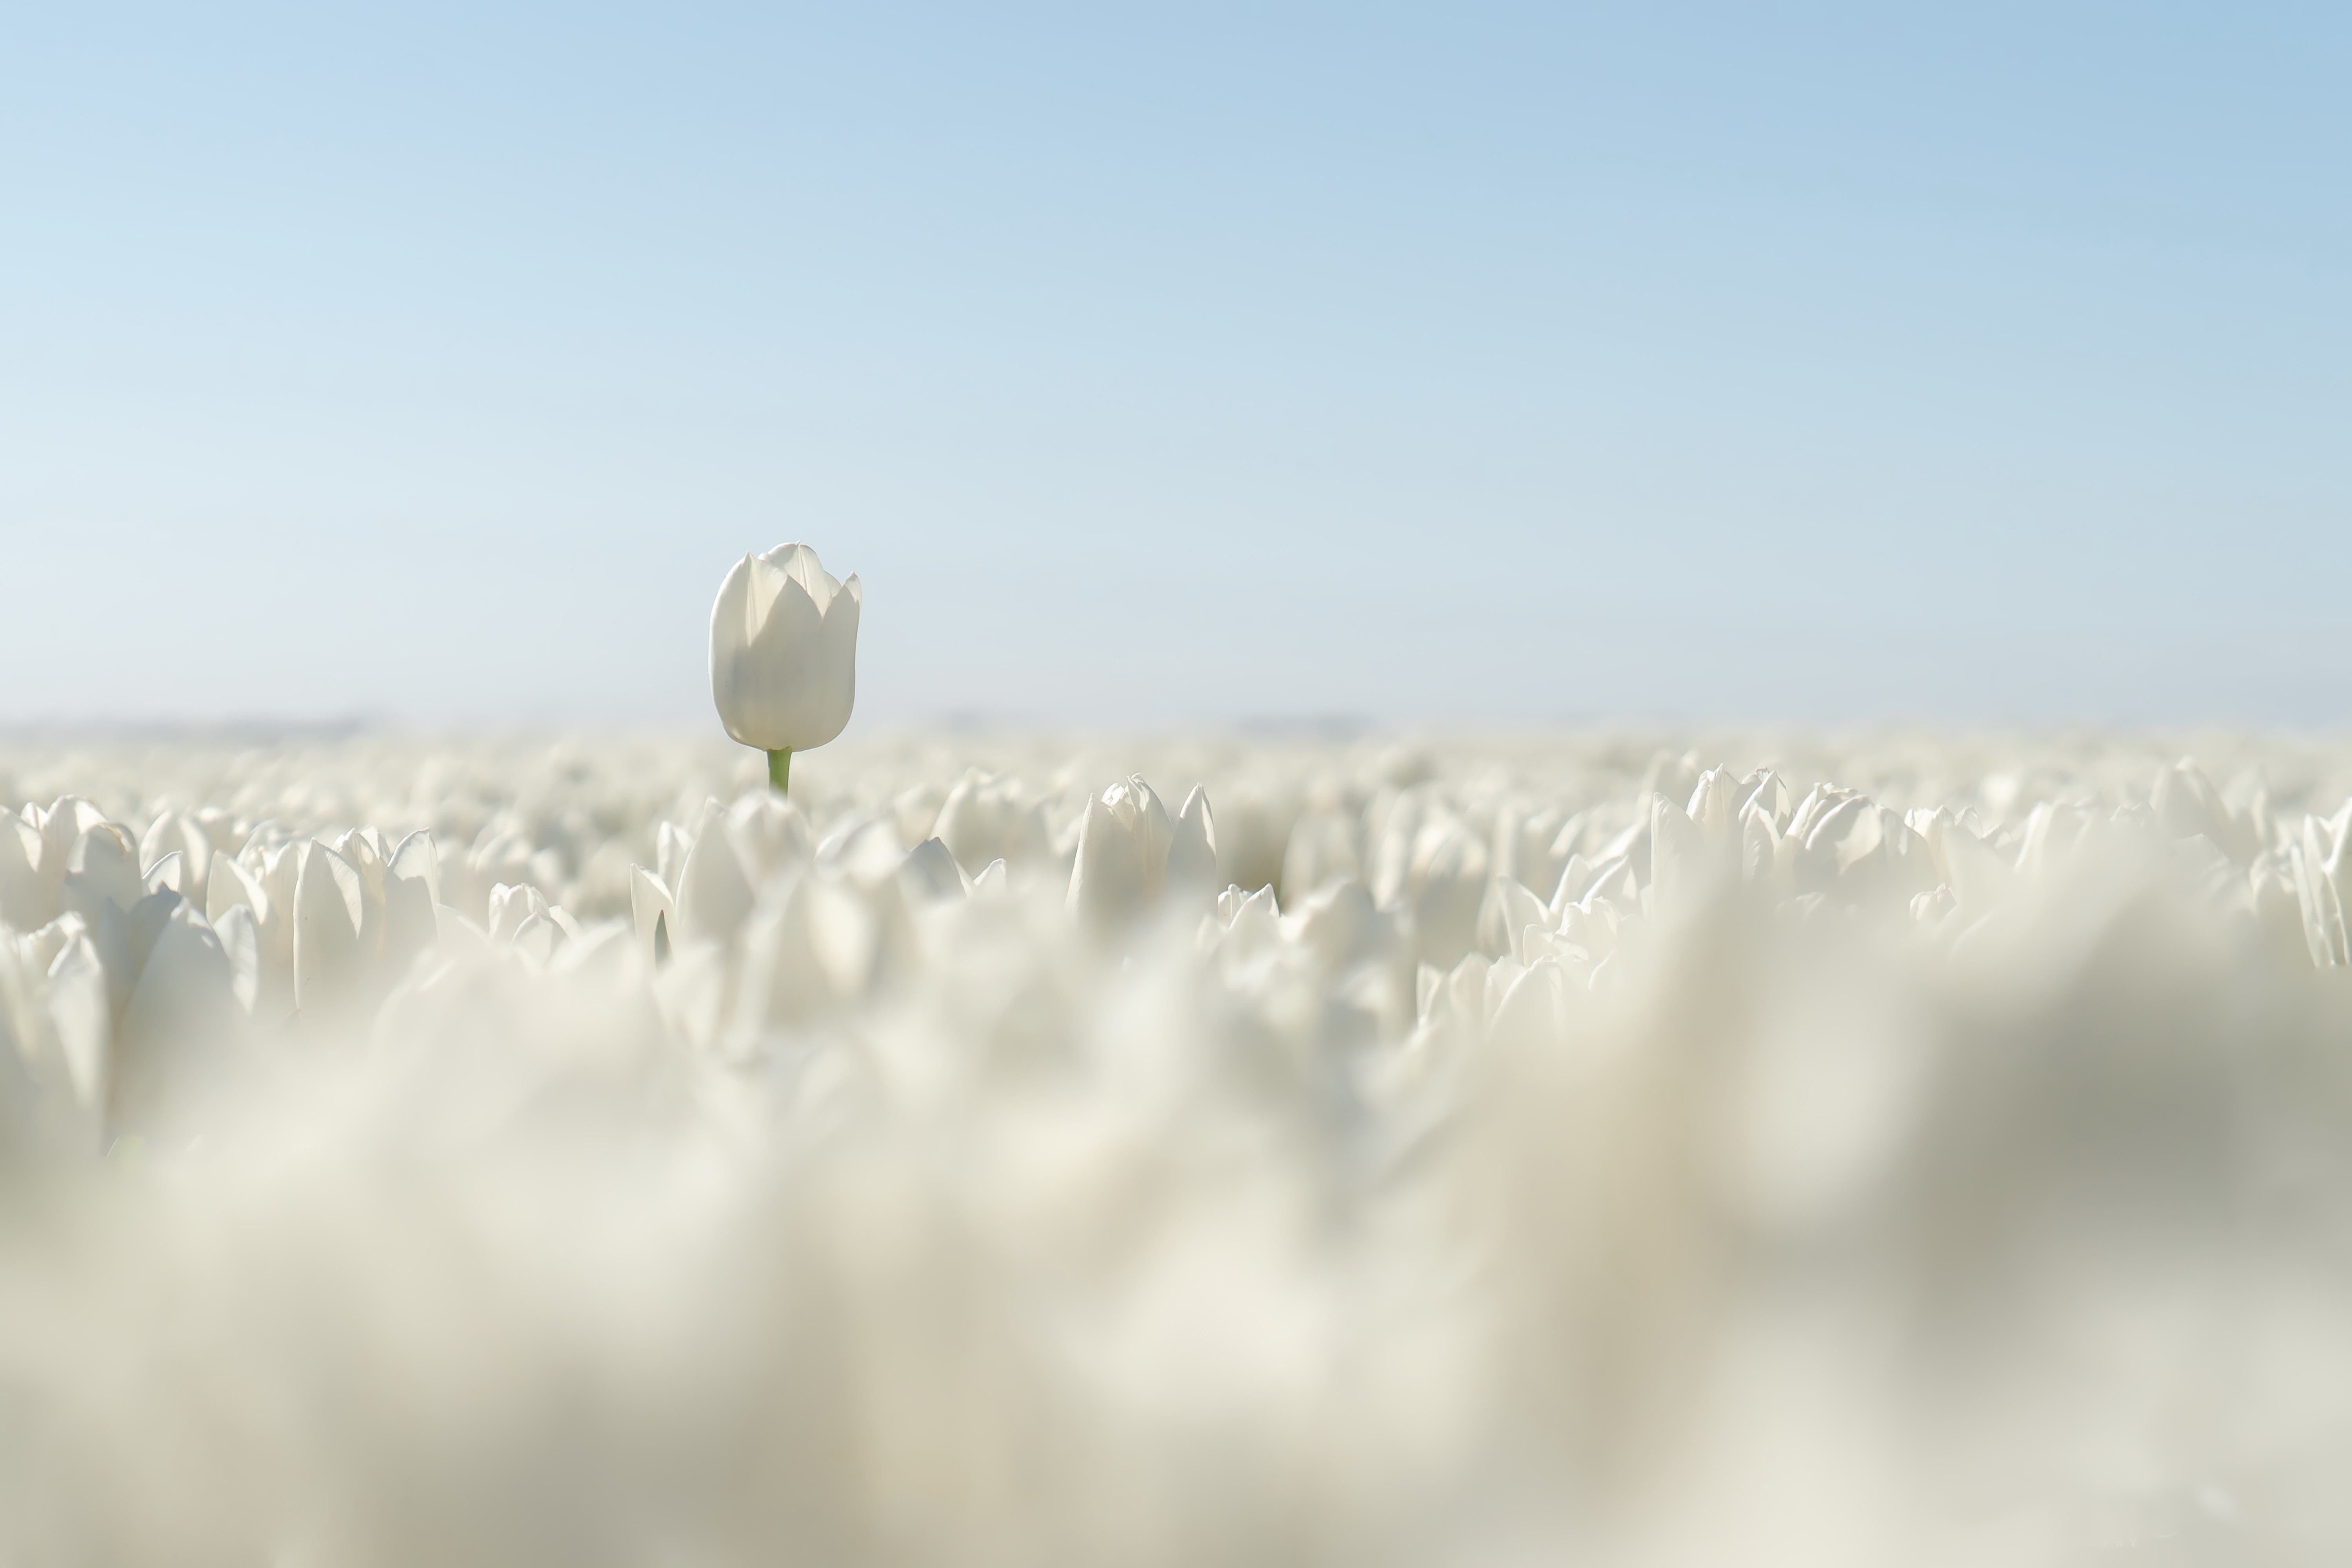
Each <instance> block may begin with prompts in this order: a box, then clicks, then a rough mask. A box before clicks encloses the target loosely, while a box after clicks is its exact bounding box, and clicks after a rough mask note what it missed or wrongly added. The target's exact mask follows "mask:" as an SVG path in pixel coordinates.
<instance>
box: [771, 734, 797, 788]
mask: <svg viewBox="0 0 2352 1568" xmlns="http://www.w3.org/2000/svg"><path fill="white" fill-rule="evenodd" d="M792 776H793V752H792V748H791V747H789V746H787V747H785V748H784V749H783V750H782V751H781V752H769V753H768V782H769V783H770V784H772V785H774V786H775V790H776V793H777V794H778V795H782V794H784V793H785V792H786V786H785V781H786V780H788V779H790V778H791V777H792Z"/></svg>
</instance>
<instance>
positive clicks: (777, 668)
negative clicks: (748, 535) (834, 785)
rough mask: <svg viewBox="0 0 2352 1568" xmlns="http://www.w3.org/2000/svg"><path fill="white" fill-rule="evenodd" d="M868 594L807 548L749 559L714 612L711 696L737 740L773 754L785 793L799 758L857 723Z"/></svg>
mask: <svg viewBox="0 0 2352 1568" xmlns="http://www.w3.org/2000/svg"><path fill="white" fill-rule="evenodd" d="M864 604H865V592H864V590H863V589H862V588H861V587H860V586H859V585H858V582H857V578H856V576H855V575H852V576H851V577H850V579H849V580H848V581H847V582H846V583H844V582H842V581H840V580H838V579H836V578H835V577H834V576H832V575H831V574H828V573H827V572H826V571H825V569H824V566H822V565H821V564H819V563H818V561H817V558H816V552H815V551H814V550H811V549H810V548H809V547H808V546H807V545H805V544H780V545H778V546H776V548H775V549H773V550H771V551H769V552H767V553H766V554H765V555H746V556H744V557H743V559H742V560H740V561H739V562H737V563H735V566H734V568H733V569H732V570H731V571H730V572H729V573H728V574H727V580H726V581H725V582H724V583H721V584H719V602H718V603H717V604H716V605H712V606H711V611H710V696H711V700H713V701H714V702H716V703H717V704H718V705H719V722H721V723H722V724H724V725H726V726H727V732H728V734H730V735H731V736H733V737H734V738H735V739H736V740H738V741H740V742H742V743H743V744H744V745H747V746H757V747H758V748H760V750H761V751H763V752H767V753H768V776H769V779H770V781H771V782H772V783H773V784H775V786H776V787H777V788H778V789H779V790H781V789H782V788H783V787H784V784H785V779H786V770H787V769H788V768H789V766H790V765H791V760H792V754H793V752H804V751H806V750H808V749H809V748H810V747H811V746H822V745H824V743H825V742H827V741H830V740H832V739H833V738H834V737H835V735H838V734H840V733H841V731H842V728H843V726H845V725H846V724H847V723H848V722H849V710H850V707H851V705H852V704H853V703H854V702H855V701H856V695H857V616H858V612H859V610H860V609H861V608H862V607H863V605H864Z"/></svg>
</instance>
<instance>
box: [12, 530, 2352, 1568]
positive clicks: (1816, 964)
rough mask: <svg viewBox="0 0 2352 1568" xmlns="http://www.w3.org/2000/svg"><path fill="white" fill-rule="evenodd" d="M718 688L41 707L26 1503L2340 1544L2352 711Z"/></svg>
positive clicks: (1830, 1543) (328, 1527)
mask: <svg viewBox="0 0 2352 1568" xmlns="http://www.w3.org/2000/svg"><path fill="white" fill-rule="evenodd" d="M766 570H768V568H766V567H765V566H760V567H752V566H748V565H747V566H746V567H744V568H740V569H739V572H740V573H741V574H745V575H746V577H747V580H748V581H749V582H750V583H751V587H750V588H749V589H748V590H743V591H739V592H738V601H737V607H736V608H735V609H733V610H731V611H729V612H728V613H729V614H730V615H735V616H743V615H746V614H751V615H752V616H754V618H755V619H756V616H757V614H758V613H759V612H760V605H759V604H758V599H759V596H760V595H762V594H765V595H768V596H769V597H771V598H774V599H775V600H776V601H777V602H778V603H780V604H785V605H800V604H801V603H802V601H801V600H797V599H793V598H791V595H795V594H798V595H803V598H804V599H805V600H806V602H807V603H808V604H809V605H813V606H814V608H813V609H810V610H805V611H804V610H802V609H798V608H795V609H793V611H792V613H793V614H794V615H800V616H803V619H804V620H805V621H806V625H807V628H810V629H807V630H806V634H805V635H806V636H807V637H810V638H819V637H824V636H826V635H829V634H827V633H825V632H824V620H825V615H826V613H827V612H828V607H829V606H832V605H846V606H847V609H846V611H845V614H846V615H847V616H849V619H848V623H847V626H848V630H847V633H846V638H847V639H848V643H849V645H851V646H852V647H854V639H855V636H856V619H855V612H856V588H855V585H854V584H855V580H854V579H852V580H851V581H852V586H851V587H849V588H846V589H845V588H843V587H841V586H840V585H839V584H835V585H833V586H832V587H830V588H828V587H826V586H825V585H824V584H827V583H829V582H830V581H831V580H830V579H826V578H824V576H823V574H822V569H821V568H818V567H816V566H815V565H814V555H813V554H812V555H809V556H808V563H807V565H806V566H805V567H801V566H798V565H794V566H793V570H794V571H796V572H799V573H800V574H801V575H800V576H799V577H796V578H794V579H793V583H792V585H790V586H789V590H788V591H787V590H785V589H778V588H775V587H774V585H773V584H772V583H771V584H769V585H768V586H766V587H762V586H761V584H762V583H763V582H766V581H767V580H766V579H762V578H761V577H760V576H758V573H759V572H761V571H766ZM779 580H781V579H779ZM735 582H736V579H735V578H731V577H730V584H734V583H735ZM805 584H814V588H812V589H807V590H806V591H805V592H804V585H805ZM743 592H749V593H750V594H751V595H752V598H753V601H754V604H753V609H752V610H751V611H750V612H747V611H745V610H744V609H743V608H742V607H741V600H742V593H743ZM725 603H726V601H724V600H722V608H723V607H724V605H725ZM782 613H783V612H782V610H779V611H778V612H777V614H779V615H781V614H782ZM730 635H733V634H732V633H731V632H730ZM760 635H761V630H760V628H759V626H753V628H752V630H751V632H750V633H749V634H746V635H745V638H740V639H739V640H747V645H756V643H757V639H758V637H759V636H760ZM847 657H848V656H847V655H846V654H845V655H843V659H844V661H846V658H847ZM716 662H717V655H716V654H715V655H714V667H716ZM844 668H845V669H846V663H844ZM844 679H847V677H846V674H845V676H844ZM746 681H747V682H748V681H749V678H746ZM753 684H755V683H753ZM744 689H745V690H749V685H748V684H746V685H745V686H744ZM718 695H719V699H720V706H721V711H722V717H723V718H724V720H725V727H726V728H727V729H728V730H729V731H730V733H732V734H734V735H735V736H736V738H737V739H738V740H739V741H742V742H748V744H749V746H750V747H752V748H757V749H747V748H746V746H745V745H742V744H730V743H729V742H726V741H725V740H723V739H722V738H721V737H719V735H718V734H717V733H716V732H715V731H714V732H713V733H711V734H710V735H709V737H708V738H707V739H705V738H701V737H697V736H690V735H689V736H685V737H678V736H667V735H626V734H588V735H579V736H572V737H569V738H554V739H520V738H519V739H508V740H499V741H491V740H484V739H479V738H473V739H467V738H454V739H435V738H432V737H415V736H389V735H386V736H377V735H372V734H360V735H356V736H352V737H347V738H340V739H321V740H304V739H300V738H293V739H286V740H280V741H275V742H236V741H228V740H217V741H215V740H206V739H202V738H198V739H193V740H187V741H184V742H174V743H170V744H164V743H161V742H136V741H130V740H119V741H95V740H90V741H71V740H62V739H44V738H41V737H38V736H28V737H22V738H18V739H16V740H14V741H7V740H0V1047H5V1048H0V1163H5V1175H0V1183H5V1185H0V1454H5V1460H0V1563H7V1564H16V1563H25V1564H51V1563H56V1564H76V1563H110V1564H145V1563H156V1564H165V1563H168V1564H176V1565H199V1564H213V1563H219V1564H231V1563H234V1564H241V1565H248V1568H263V1565H278V1564H284V1565H289V1568H290V1565H295V1564H300V1565H305V1568H308V1565H314V1564H315V1565H320V1568H341V1565H345V1564H351V1565H362V1564H364V1565H373V1564H387V1565H389V1564H424V1563H435V1564H472V1563H480V1564H536V1563H546V1564H569V1565H575V1568H576V1565H593V1564H601V1563H611V1564H640V1563H642V1564H648V1565H653V1564H679V1565H686V1564H737V1563H744V1564H749V1563H809V1564H866V1563H873V1564H883V1563H887V1564H909V1565H911V1564H951V1563H952V1564H965V1563H986V1564H1065V1563H1066V1564H1085V1565H1108V1564H1168V1565H1171V1568H1174V1565H1205V1564H1221V1565H1238V1564H1245V1563H1264V1564H1269V1565H1271V1564H1310V1563H1311V1564H1333V1565H1339V1564H1347V1565H1370V1568H1377V1565H1379V1564H1391V1563H1392V1564H1406V1563H1412V1564H1424V1563H1427V1564H1464V1565H1474V1564H1475V1565H1486V1564H1496V1565H1501V1564H1522V1563H1524V1564H1536V1563H1604V1564H1615V1563H1642V1564H1651V1563H1657V1564H1748V1563H1767V1564H1769V1563H1792V1564H1807V1565H1843V1564H1852V1565H1855V1568H1877V1565H1884V1564H1897V1563H1902V1564H1979V1563H1982V1564H2011V1563H2016V1564H2045V1563H2046V1564H2073V1563H2331V1562H2342V1561H2345V1560H2346V1558H2345V1553H2346V1552H2347V1550H2352V1489H2347V1487H2346V1485H2345V1484H2344V1483H2345V1478H2346V1476H2347V1474H2352V1468H2347V1467H2352V967H2348V966H2347V960H2352V953H2348V952H2347V931H2346V924H2345V917H2344V910H2345V905H2346V902H2347V899H2348V898H2352V845H2347V840H2352V805H2347V802H2352V747H2345V746H2336V745H2331V744H2325V743H2322V742H2317V741H2308V742H2306V741H2296V740H2291V739H2273V740H2263V739H2259V738H2248V737H2233V736H2228V735H2198V736H2169V737H2137V736H2096V735H2084V736H2074V737H2058V736H1979V737H1969V736H1960V735H1954V734H1925V733H1923V734H1904V733H1892V732H1890V733H1882V734H1874V735H1863V736H1851V737H1844V738H1838V737H1824V736H1810V737H1809V736H1804V735H1788V734H1740V733H1719V734H1684V735H1660V734H1638V735H1637V734H1632V733H1623V734H1618V733H1590V734H1545V735H1534V736H1510V735H1490V736H1483V737H1481V736H1463V735H1453V736H1430V737H1423V738H1419V739H1414V738H1412V737H1405V736H1396V737H1382V738H1373V739H1360V740H1359V739H1334V738H1323V737H1316V736H1297V737H1285V736H1280V735H1273V736H1260V737H1246V738H1236V737H1231V736H1222V737H1221V736H1203V737H1199V738H1194V739H1190V740H1187V739H1182V738H1171V739H1160V740H1151V741H1145V740H1120V739H1117V738H1112V737H1106V736H1101V735H1090V736H1062V737H1053V736H1021V735H999V734H993V733H989V732H985V731H933V732H920V731H919V732H911V733H902V734H898V735H890V734H886V733H881V732H878V731H877V732H873V733H869V732H867V731H865V730H863V729H851V730H850V731H847V732H846V733H845V734H844V735H843V738H841V739H840V740H838V741H834V743H832V744H830V745H823V742H825V741H833V740H834V734H836V733H841V731H842V725H843V723H844V722H845V721H846V720H847V718H848V713H849V700H848V696H847V691H846V688H844V689H843V692H842V694H841V696H840V698H839V700H838V701H837V702H834V701H833V700H832V699H830V698H825V699H824V700H822V701H820V700H815V699H809V698H807V697H806V695H805V694H804V693H803V694H802V695H801V696H793V694H791V693H785V694H784V695H783V696H782V697H776V698H774V700H773V701H772V702H771V710H772V713H773V715H774V717H773V721H772V722H773V725H774V726H781V728H775V729H774V731H773V732H772V733H769V732H763V731H761V723H762V719H761V714H762V713H763V712H768V711H770V710H761V709H760V708H759V706H758V703H759V702H760V701H762V700H768V699H765V698H761V697H760V696H759V695H758V693H756V692H754V693H752V694H751V695H749V696H746V695H743V694H742V692H740V691H739V692H738V693H737V694H736V696H735V697H734V699H733V702H734V706H732V707H730V697H729V694H728V692H727V691H723V690H722V691H720V692H719V693H718ZM819 696H820V697H822V696H823V694H822V693H820V694H819ZM793 702H800V703H801V704H802V707H801V708H800V709H794V708H793V707H792V703H793ZM828 703H831V706H830V707H828V706H827V704H828ZM812 704H813V705H812ZM835 708H837V713H836V712H835V711H834V709H835ZM803 710H806V712H807V713H813V714H814V717H813V718H809V717H806V716H805V714H803ZM796 723H797V724H801V725H803V728H802V729H801V730H798V731H794V730H793V729H792V725H793V724H796ZM827 724H829V725H830V726H831V731H832V732H830V733H825V734H823V735H821V736H818V737H817V739H815V740H814V741H812V740H810V739H809V736H810V735H811V734H814V732H815V731H816V730H818V729H822V728H824V726H825V725H827ZM811 745H823V749H822V750H816V751H807V748H808V747H809V746H811ZM792 750H798V751H806V754H805V755H793V756H791V761H792V763H793V765H792V766H791V769H790V773H789V778H788V783H787V787H786V789H785V790H784V791H783V792H781V793H780V792H779V791H778V790H777V789H775V788H774V787H773V785H772V780H774V779H776V778H778V777H779V769H778V766H777V764H776V763H775V760H774V757H773V755H772V753H773V752H787V754H788V755H789V754H790V751H792ZM763 751H765V752H770V753H771V754H770V755H766V756H763V755H762V752H763Z"/></svg>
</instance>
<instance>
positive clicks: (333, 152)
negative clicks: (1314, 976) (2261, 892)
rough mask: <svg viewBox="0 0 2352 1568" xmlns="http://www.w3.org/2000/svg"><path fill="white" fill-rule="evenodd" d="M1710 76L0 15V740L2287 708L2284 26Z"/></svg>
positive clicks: (2314, 494)
mask: <svg viewBox="0 0 2352 1568" xmlns="http://www.w3.org/2000/svg"><path fill="white" fill-rule="evenodd" d="M1766 9H1767V8H1763V7H1756V6H1748V5H1684V6H1676V7H1644V8H1639V10H1638V14H1637V8H1635V7H1630V6H1609V7H1598V6H1596V7H1591V8H1576V7H1570V6H1560V5H1530V6H1526V7H1509V6H1493V5H1465V4H1447V5H1422V6H1417V7H1411V8H1406V7H1396V6H1383V5H1365V4H1360V3H1358V4H1349V5H1332V6H1328V7H1319V8H1318V7H1301V6H1277V5H1250V6H1214V5H1188V6H1183V7H1175V6H1165V7H1143V6H1135V5H1068V6H1065V7H1040V6H1017V7H1016V6H1001V5H996V6H979V5H967V6H953V7H945V6H943V7H938V8H918V7H909V6H902V5H861V6H845V5H826V6H808V7H783V6H772V5H760V6H748V5H747V6H743V7H740V8H734V7H719V6H686V5H662V6H652V5H646V6H637V7H615V6H595V5H564V6H557V5H541V6H527V5H482V4H468V5H417V4H405V5H399V6H391V5H385V6H379V7H374V8H366V9H363V8H357V7H328V6H320V5H300V6H293V5H289V6H284V7H278V8H273V7H265V6H252V5H221V6H208V7H203V8H195V7H183V6H163V5H112V6H109V7H106V8H104V9H102V10H101V9H99V8H95V7H87V6H55V7H34V6H31V5H13V6H8V7H6V9H5V21H0V721H26V720H40V719H49V720H58V719H68V720H76V721H87V720H109V719H111V720H131V721H139V720H158V719H160V720H172V721H202V720H215V719H221V718H228V717H275V718H296V719H300V718H312V719H316V718H327V717H334V716H340V715H352V714H362V715H369V716H373V717H376V718H381V719H385V720H390V721H425V722H440V721H460V722H467V723H476V722H498V721H510V720H520V721H629V722H646V721H656V722H668V721H676V722H681V723H702V722H707V721H709V689H708V685H707V679H706V676H705V672H704V660H705V658H706V654H707V648H708V644H707V625H708V616H709V603H710V599H711V596H712V595H713V593H714V592H715V590H716V588H717V586H718V583H719V577H720V575H721V574H723V573H724V571H725V570H726V568H727V566H728V564H729V563H730V560H731V559H733V558H734V557H735V556H737V555H740V553H741V552H743V551H744V550H746V549H751V548H765V547H766V546H768V545H771V544H773V543H776V542H780V541H782V540H785V539H791V538H801V539H806V540H808V541H810V542H812V543H814V544H815V545H816V546H817V547H818V548H819V550H820V551H821V552H823V555H824V560H825V562H826V563H827V564H828V565H829V566H831V567H832V568H833V569H834V570H835V571H836V572H846V571H850V570H856V571H857V572H859V573H860V574H863V576H864V578H865V580H866V623H865V625H866V629H865V637H864V645H863V648H862V653H861V666H862V668H861V677H862V679H861V683H860V694H861V700H860V706H859V720H860V721H861V722H876V723H879V722H903V721H921V720H927V719H930V718H935V717H940V716H946V715H953V714H960V713H962V714H975V715H981V716H985V717H991V718H996V719H1014V720H1020V719H1029V720H1059V721H1085V722H1104V721H1124V722H1130V723H1137V724H1159V723H1171V722H1186V721H1224V720H1233V719H1273V720H1281V719H1292V718H1298V717H1312V716H1320V715H1338V714H1349V715H1360V716H1362V717H1365V718H1369V719H1373V720H1380V721H1429V720H1442V719H1455V720H1467V721H1549V720H1555V719H1563V718H1577V717H1594V716H1620V717H1622V716H1650V717H1667V718H1680V717H1689V718H1735V719H1758V720H1771V719H1793V720H1806V721H1822V720H1830V721H1839V720H1869V719H1878V718H1893V717H1917V718H1929V719H1938V718H1941V719H1952V720H1958V721H1981V720H2000V719H2018V720H2025V721H2037V722H2053V721H2076V720H2094V721H2181V720H2216V719H2218V720H2224V721H2241V722H2255V723H2274V722H2332V721H2343V720H2347V719H2352V311H2347V304H2352V205H2347V196H2346V192H2347V173H2346V171H2347V155H2352V135H2347V131H2352V110H2347V101H2352V95H2347V92H2346V90H2345V83H2346V82H2347V79H2352V13H2347V12H2346V11H2345V10H2343V9H2341V8H2337V7H2326V6H2320V5H2309V6H2271V7H2263V8H2252V7H2221V6H2209V7H2199V8H2190V7H2176V6H2152V5H2144V4H2143V5H2047V4H2042V5H1979V6H1973V7H1969V8H1966V10H1965V12H1963V11H1961V10H1959V9H1957V8H1944V10H1945V14H1943V15H1941V16H1929V15H1927V14H1926V13H1927V8H1925V7H1903V8H1897V7H1890V6H1886V5H1867V6H1864V5H1849V6H1780V7H1772V8H1769V10H1770V14H1769V15H1767V14H1765V13H1766ZM1898 9H1900V10H1903V11H1906V12H1907V13H1909V14H1908V15H1905V16H1896V15H1893V14H1892V13H1894V12H1895V11H1897V10H1898Z"/></svg>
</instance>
